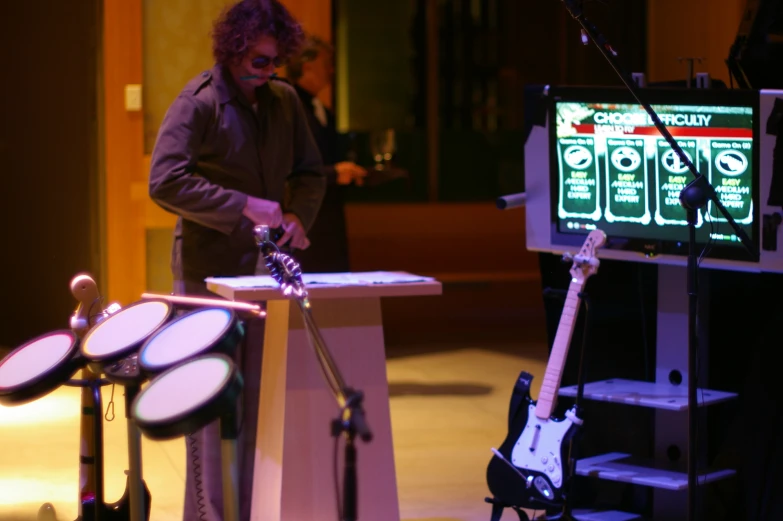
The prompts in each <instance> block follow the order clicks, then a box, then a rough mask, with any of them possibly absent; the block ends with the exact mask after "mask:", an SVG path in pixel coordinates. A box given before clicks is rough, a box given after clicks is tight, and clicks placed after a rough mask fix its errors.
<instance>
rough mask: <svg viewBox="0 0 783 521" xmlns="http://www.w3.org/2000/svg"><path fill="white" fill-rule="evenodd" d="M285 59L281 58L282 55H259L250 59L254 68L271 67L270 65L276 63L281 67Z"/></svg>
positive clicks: (276, 65)
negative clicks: (272, 56)
mask: <svg viewBox="0 0 783 521" xmlns="http://www.w3.org/2000/svg"><path fill="white" fill-rule="evenodd" d="M282 63H283V60H282V59H280V56H275V57H274V58H271V57H269V56H263V55H261V56H257V57H255V58H253V59H252V60H250V66H251V67H253V68H254V69H266V68H267V67H269V65H271V64H274V66H275V68H277V67H280V65H282Z"/></svg>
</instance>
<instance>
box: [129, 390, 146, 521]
mask: <svg viewBox="0 0 783 521" xmlns="http://www.w3.org/2000/svg"><path fill="white" fill-rule="evenodd" d="M139 390H140V389H139V387H138V386H137V385H129V386H127V387H126V388H125V419H126V422H127V427H128V488H129V490H130V521H146V518H147V515H146V513H147V505H146V504H145V501H144V494H143V493H142V490H143V488H144V484H143V478H142V471H141V433H140V432H139V429H138V427H137V426H136V423H135V422H134V421H133V418H132V417H131V413H130V411H131V404H132V403H133V399H134V398H135V397H136V395H137V394H138V392H139Z"/></svg>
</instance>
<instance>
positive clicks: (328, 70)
mask: <svg viewBox="0 0 783 521" xmlns="http://www.w3.org/2000/svg"><path fill="white" fill-rule="evenodd" d="M333 55H334V52H333V49H332V47H331V46H330V45H329V44H328V43H327V42H325V41H324V40H322V39H320V38H318V37H315V36H311V37H309V38H307V39H306V40H305V43H304V45H303V46H302V50H301V52H300V53H299V54H297V55H296V56H294V57H292V58H291V60H289V62H288V64H287V66H286V71H287V72H286V77H287V78H288V79H289V80H290V81H291V82H292V83H293V84H294V88H295V89H296V92H297V94H299V98H300V99H301V101H302V105H303V106H304V110H305V112H306V114H307V121H308V123H309V124H310V130H311V131H312V133H313V137H314V138H315V141H316V143H317V144H318V149H319V150H320V152H321V156H322V158H323V162H324V174H325V176H326V182H327V187H326V195H325V196H324V201H323V204H322V205H321V209H320V211H319V213H318V216H317V218H316V220H315V223H314V224H313V226H312V228H311V229H310V232H309V234H308V239H309V240H310V243H311V246H310V248H308V249H307V250H306V251H295V252H294V253H293V256H294V258H295V259H296V261H297V262H298V263H299V264H300V266H301V268H302V271H303V272H304V273H334V272H348V271H351V267H350V260H349V251H348V232H347V225H346V219H345V211H344V205H345V193H344V191H345V187H346V186H348V185H351V184H354V185H356V186H361V185H362V184H363V181H364V177H365V176H366V175H367V170H366V169H365V168H363V167H361V166H359V165H357V164H356V163H354V162H352V161H345V160H344V158H342V157H340V154H339V151H338V147H339V146H338V134H337V129H336V125H335V117H334V113H333V112H332V111H331V110H329V109H327V108H326V107H325V106H324V104H323V103H322V101H321V100H320V99H319V97H318V96H319V94H321V93H322V92H323V91H324V89H326V88H327V87H329V86H330V85H332V79H333V76H334V66H333V62H334V56H333Z"/></svg>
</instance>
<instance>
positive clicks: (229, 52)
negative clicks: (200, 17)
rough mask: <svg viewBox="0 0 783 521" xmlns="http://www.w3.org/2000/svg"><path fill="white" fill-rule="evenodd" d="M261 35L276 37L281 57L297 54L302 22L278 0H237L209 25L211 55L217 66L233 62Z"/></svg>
mask: <svg viewBox="0 0 783 521" xmlns="http://www.w3.org/2000/svg"><path fill="white" fill-rule="evenodd" d="M261 36H273V37H274V38H275V39H276V40H277V52H278V55H279V57H280V58H281V59H282V60H287V59H288V58H289V57H291V56H293V55H294V54H296V53H297V51H298V50H299V47H300V46H301V45H302V41H303V40H304V32H303V31H302V27H301V25H300V24H299V22H298V21H297V20H296V19H295V18H294V17H293V16H292V15H291V13H290V12H289V11H288V9H286V8H285V7H284V6H283V4H281V3H280V2H279V1H278V0H240V1H239V2H237V3H236V4H234V5H233V6H231V7H230V8H227V9H225V10H224V11H223V13H222V14H221V15H220V17H219V18H218V19H217V20H216V21H215V24H214V26H213V27H212V56H213V57H214V58H215V61H216V62H217V63H218V64H220V65H229V64H235V63H237V62H239V61H241V60H242V58H243V57H244V56H245V53H247V51H248V47H250V46H251V45H253V44H254V43H255V42H256V40H258V38H259V37H261Z"/></svg>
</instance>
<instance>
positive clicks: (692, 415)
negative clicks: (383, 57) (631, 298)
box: [561, 0, 759, 521]
mask: <svg viewBox="0 0 783 521" xmlns="http://www.w3.org/2000/svg"><path fill="white" fill-rule="evenodd" d="M561 1H562V2H563V4H564V5H565V7H566V10H568V12H569V14H570V15H571V16H572V17H573V18H574V19H575V20H576V21H577V22H579V24H580V25H581V26H582V31H583V35H582V36H583V38H584V35H585V34H586V35H588V36H589V37H590V39H591V40H592V41H593V43H595V45H596V47H598V49H599V50H600V51H601V54H603V55H604V57H605V58H606V60H607V61H608V62H609V64H610V65H611V66H612V68H613V69H614V71H615V72H616V73H617V75H618V76H619V77H620V79H621V80H622V82H623V83H624V84H625V86H626V87H628V90H629V91H630V92H631V94H632V95H633V97H634V98H635V99H636V101H638V102H639V104H640V105H641V106H642V107H644V110H645V111H647V114H649V116H650V119H652V121H653V123H654V124H655V128H657V129H658V131H659V132H660V133H661V135H662V136H663V137H664V139H666V141H667V142H668V143H669V145H670V146H671V148H672V150H674V152H675V153H676V154H677V156H678V157H679V158H680V161H682V162H683V164H685V165H686V166H687V167H688V170H689V171H690V172H691V174H693V176H694V178H695V179H694V180H693V181H691V182H690V183H688V184H687V185H686V186H685V188H683V190H682V191H681V192H680V204H681V205H682V206H683V207H684V208H685V210H686V214H687V220H688V267H687V270H688V272H687V286H688V288H687V291H688V519H689V520H690V521H694V520H695V519H696V518H697V515H698V512H697V505H696V500H697V496H696V488H697V486H698V478H697V476H696V462H697V457H698V456H697V455H696V436H695V434H696V429H697V411H695V409H696V407H697V406H698V404H697V395H696V391H697V389H696V379H697V377H696V357H697V350H698V345H699V336H698V330H697V325H698V307H697V306H698V291H699V289H698V275H699V263H698V255H697V251H696V223H697V222H698V220H697V215H698V211H699V209H701V208H702V207H704V206H705V205H706V204H707V202H708V201H712V204H713V205H715V208H717V209H718V211H720V213H721V214H722V215H723V217H724V218H725V219H726V221H728V223H729V225H730V226H731V228H732V230H734V233H735V234H736V235H737V237H739V239H740V241H741V242H742V245H743V246H744V247H745V249H746V250H747V252H748V255H749V256H750V258H751V259H752V260H753V261H754V262H757V261H758V258H759V254H758V250H757V248H756V247H755V246H754V245H753V243H752V242H751V240H750V238H749V237H748V236H747V234H746V233H745V231H744V230H743V229H742V228H740V227H739V225H738V224H737V222H736V221H735V220H734V218H733V217H732V216H731V215H730V214H729V212H728V211H727V210H726V208H725V207H724V206H723V204H722V203H721V202H720V200H719V199H718V196H717V195H716V193H715V189H714V187H713V186H712V185H711V184H710V183H709V181H707V178H706V177H705V176H703V175H702V174H700V173H699V172H698V171H697V170H696V167H695V166H694V165H693V163H692V162H691V160H690V159H688V156H687V155H685V152H683V150H682V148H680V146H679V144H678V143H677V141H676V140H675V139H674V137H672V135H671V133H669V130H668V129H667V128H666V126H665V125H664V124H663V122H661V119H660V118H659V117H658V114H656V113H655V111H654V110H653V108H652V107H651V106H650V104H649V103H646V102H645V101H643V100H642V99H641V97H640V96H639V92H638V89H637V87H636V84H635V82H634V81H633V79H632V77H631V76H630V75H629V74H628V73H627V72H625V71H623V69H622V68H621V67H620V65H619V64H618V63H617V60H616V57H617V51H615V50H614V48H613V47H612V45H611V44H610V43H609V41H608V40H607V39H606V38H605V37H604V35H602V34H601V33H600V32H599V31H598V29H597V28H596V27H595V25H593V24H592V23H591V22H590V21H589V20H588V19H587V18H585V15H584V12H583V9H582V2H581V0H561ZM585 43H586V42H585Z"/></svg>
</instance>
